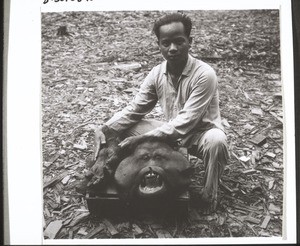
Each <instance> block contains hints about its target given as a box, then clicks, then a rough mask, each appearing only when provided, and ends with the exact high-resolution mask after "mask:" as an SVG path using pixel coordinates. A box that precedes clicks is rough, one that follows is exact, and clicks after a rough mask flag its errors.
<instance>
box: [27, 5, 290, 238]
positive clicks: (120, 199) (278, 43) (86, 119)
mask: <svg viewBox="0 0 300 246" xmlns="http://www.w3.org/2000/svg"><path fill="white" fill-rule="evenodd" d="M80 2H81V1H79V2H78V4H80ZM87 2H88V1H87ZM56 3H57V4H60V3H59V2H56V1H44V2H43V3H42V4H43V7H47V4H49V5H50V4H52V5H54V4H56ZM72 3H73V4H74V3H75V2H74V1H72ZM65 4H67V1H66V2H65ZM56 6H57V5H56ZM282 19H283V17H282V10H281V9H280V8H279V7H274V8H259V7H257V8H249V9H247V8H245V9H244V8H232V9H230V8H226V9H225V8H224V9H222V8H220V9H215V8H214V9H201V8H193V7H190V8H188V9H187V8H180V7H178V8H177V9H174V8H173V7H171V8H169V9H168V8H162V9H160V8H153V9H149V10H148V9H147V8H145V9H143V8H142V9H139V8H137V9H125V10H120V9H119V8H116V9H115V10H112V9H109V10H106V9H103V10H101V9H99V8H98V9H97V10H91V9H89V10H80V9H77V10H68V9H66V10H61V11H51V8H50V10H47V11H41V13H40V20H38V21H39V22H40V33H39V35H40V36H39V40H40V44H41V46H40V52H41V53H40V84H39V102H40V105H39V119H40V122H39V125H40V130H39V136H40V142H39V144H40V167H39V168H40V169H39V170H40V174H41V177H40V180H41V182H40V186H41V187H40V190H41V193H42V194H41V203H40V204H39V206H41V207H40V208H41V211H42V218H41V223H40V230H41V232H42V233H41V234H42V238H43V239H42V240H43V243H44V244H48V243H49V244H55V242H60V243H61V242H69V243H71V244H73V242H74V243H75V242H77V243H80V242H82V241H80V240H85V242H91V243H95V242H97V241H95V239H99V240H102V239H104V240H105V242H108V243H110V242H115V241H109V240H115V239H122V240H123V239H124V240H125V241H124V242H126V239H135V240H139V241H138V242H140V243H146V244H147V242H153V241H151V240H153V239H162V241H159V242H168V240H173V241H169V242H174V243H181V244H182V243H183V244H184V241H182V240H185V239H187V240H189V239H192V240H197V239H199V240H210V239H212V240H214V239H217V240H220V239H222V238H224V240H226V239H233V240H234V239H239V238H240V239H243V240H247V238H249V239H250V238H251V239H252V238H254V241H255V240H259V239H262V240H263V241H264V242H270V241H268V239H270V240H276V239H278V240H279V241H280V240H282V239H283V238H286V235H287V225H286V203H287V201H286V199H287V194H286V192H287V186H286V182H287V179H288V178H289V177H287V173H288V170H287V164H288V163H286V161H287V147H286V144H287V134H286V129H287V127H288V126H287V124H286V119H287V118H286V114H288V111H286V106H287V105H286V103H285V102H286V101H285V100H286V95H287V94H286V86H287V84H286V83H289V81H287V80H286V77H284V76H283V71H285V68H284V67H283V60H284V59H283V52H282V49H283V38H282V37H283V34H282ZM25 144H26V140H25ZM289 173H290V172H289ZM27 179H30V176H29V177H27ZM290 191H294V190H293V189H290ZM288 196H290V194H289V195H288ZM24 213H25V211H24ZM77 240H78V241H77ZM164 240H166V241H164ZM176 240H178V241H176ZM154 242H155V241H154ZM191 242H194V243H195V242H197V241H191ZM202 242H203V241H202ZM218 242H220V241H218Z"/></svg>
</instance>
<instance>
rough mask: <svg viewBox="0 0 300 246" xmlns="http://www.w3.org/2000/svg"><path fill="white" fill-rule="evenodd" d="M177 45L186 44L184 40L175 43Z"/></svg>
mask: <svg viewBox="0 0 300 246" xmlns="http://www.w3.org/2000/svg"><path fill="white" fill-rule="evenodd" d="M175 43H176V44H177V45H182V44H183V43H184V40H176V42H175Z"/></svg>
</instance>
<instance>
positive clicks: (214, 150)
mask: <svg viewBox="0 0 300 246" xmlns="http://www.w3.org/2000/svg"><path fill="white" fill-rule="evenodd" d="M195 147H196V148H194V150H195V152H194V151H191V154H193V153H192V152H194V154H195V155H196V156H198V157H199V158H203V157H204V156H207V154H213V155H214V156H219V154H221V155H225V159H227V156H228V150H227V137H226V134H225V133H224V132H223V131H222V130H220V129H218V128H213V129H210V130H208V131H207V132H206V133H205V134H204V135H202V137H201V139H199V140H198V142H197V143H196V146H195ZM222 159H223V158H222Z"/></svg>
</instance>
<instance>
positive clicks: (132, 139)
mask: <svg viewBox="0 0 300 246" xmlns="http://www.w3.org/2000/svg"><path fill="white" fill-rule="evenodd" d="M144 137H145V136H144V135H139V136H133V137H128V138H125V139H124V140H123V141H122V142H121V143H119V146H120V147H121V148H126V147H128V146H131V145H133V144H134V143H135V142H137V141H138V140H140V139H142V138H144Z"/></svg>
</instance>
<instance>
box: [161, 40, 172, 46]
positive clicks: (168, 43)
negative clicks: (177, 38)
mask: <svg viewBox="0 0 300 246" xmlns="http://www.w3.org/2000/svg"><path fill="white" fill-rule="evenodd" d="M161 44H162V45H163V46H165V47H168V46H169V45H170V42H167V41H163V42H162V43H161Z"/></svg>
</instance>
